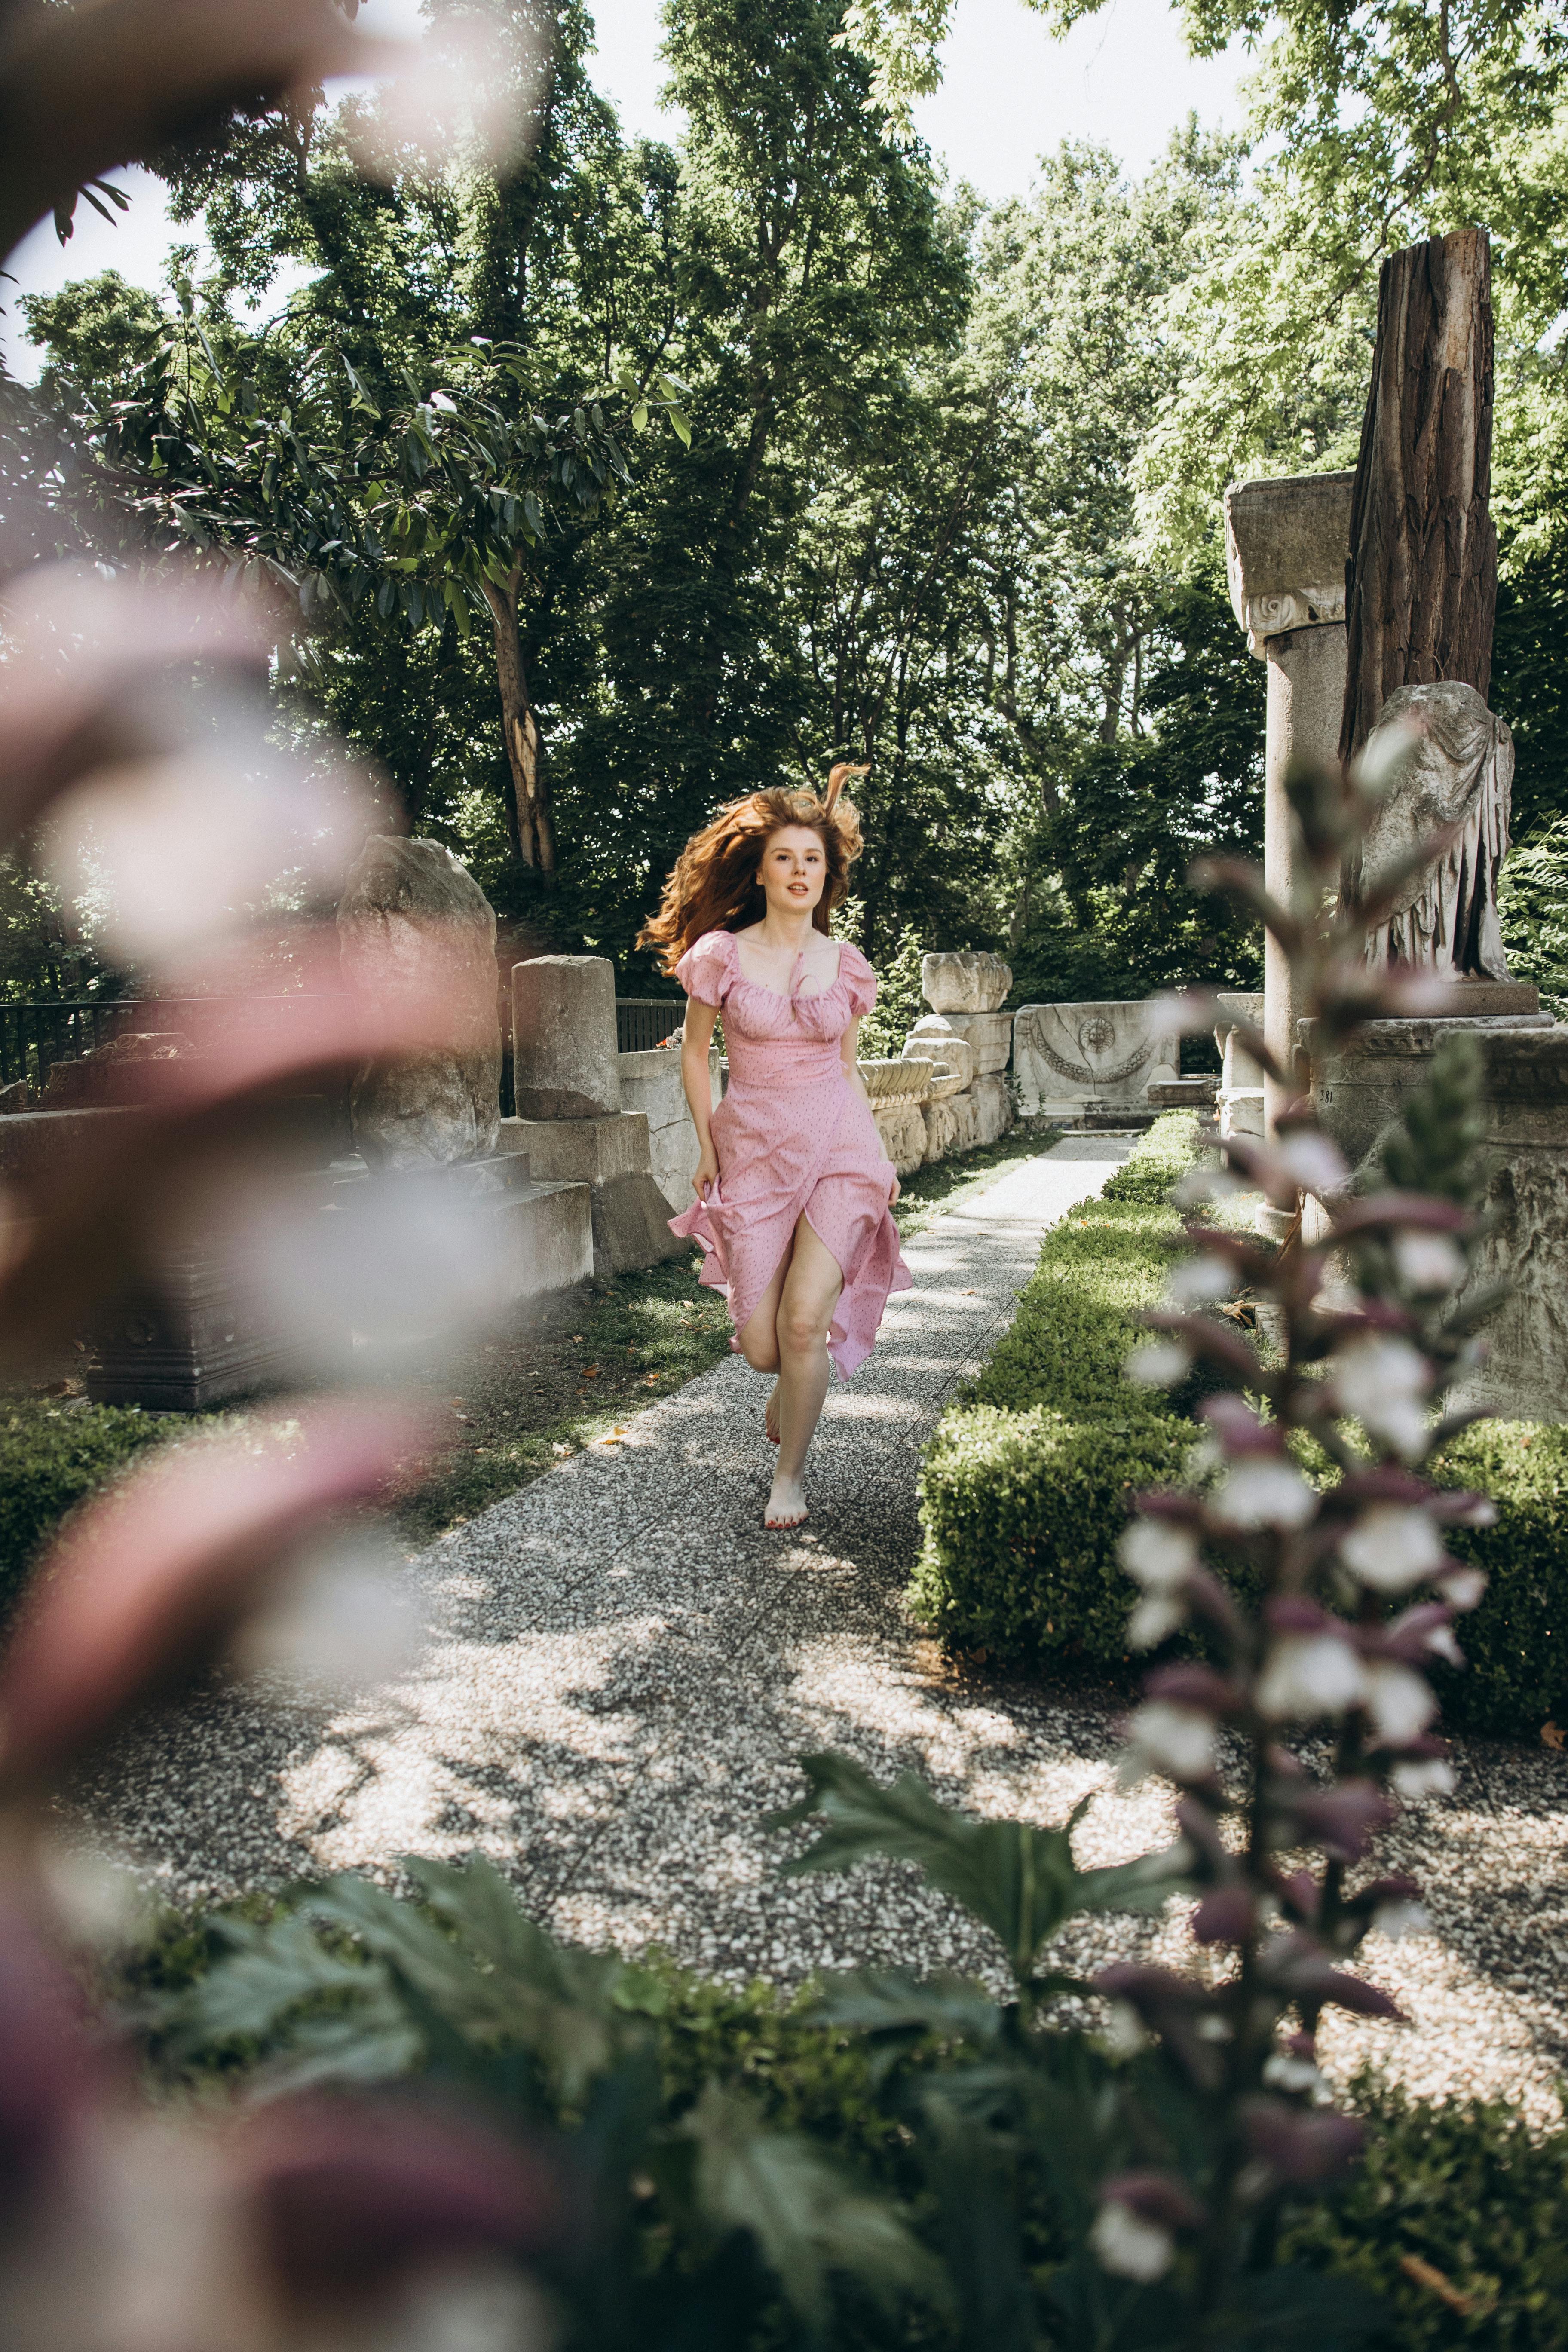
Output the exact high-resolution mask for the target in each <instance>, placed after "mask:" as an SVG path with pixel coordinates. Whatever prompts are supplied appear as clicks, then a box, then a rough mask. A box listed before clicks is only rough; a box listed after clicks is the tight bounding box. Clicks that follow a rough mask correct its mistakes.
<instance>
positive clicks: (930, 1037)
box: [904, 1013, 974, 1087]
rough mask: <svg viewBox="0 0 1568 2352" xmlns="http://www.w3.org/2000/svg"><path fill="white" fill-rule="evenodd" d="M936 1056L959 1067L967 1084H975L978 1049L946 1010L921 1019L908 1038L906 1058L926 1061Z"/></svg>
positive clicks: (928, 1014)
mask: <svg viewBox="0 0 1568 2352" xmlns="http://www.w3.org/2000/svg"><path fill="white" fill-rule="evenodd" d="M928 1057H930V1058H934V1059H935V1060H937V1061H939V1062H945V1063H946V1064H947V1066H948V1068H949V1069H950V1070H956V1071H957V1073H958V1075H959V1076H960V1077H961V1078H962V1079H963V1083H964V1085H965V1086H966V1087H972V1086H973V1084H974V1048H973V1045H971V1044H970V1042H969V1040H968V1038H967V1037H966V1036H964V1035H963V1033H962V1032H961V1031H960V1030H957V1029H955V1028H954V1027H953V1025H952V1022H951V1021H950V1020H949V1019H948V1016H947V1014H946V1013H926V1014H925V1016H924V1018H923V1019H921V1020H920V1021H917V1022H916V1023H915V1025H914V1027H913V1028H912V1029H911V1030H910V1034H909V1035H908V1036H907V1037H906V1038H905V1039H904V1059H905V1061H906V1062H910V1061H923V1060H925V1059H927V1058H928Z"/></svg>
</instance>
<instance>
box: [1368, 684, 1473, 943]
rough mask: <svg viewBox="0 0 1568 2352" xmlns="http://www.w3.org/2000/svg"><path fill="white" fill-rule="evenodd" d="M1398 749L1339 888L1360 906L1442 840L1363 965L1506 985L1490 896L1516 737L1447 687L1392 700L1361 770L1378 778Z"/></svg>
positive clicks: (1469, 690) (1377, 933)
mask: <svg viewBox="0 0 1568 2352" xmlns="http://www.w3.org/2000/svg"><path fill="white" fill-rule="evenodd" d="M1402 739H1403V740H1404V741H1405V743H1406V744H1407V745H1408V751H1407V753H1406V756H1405V759H1404V760H1403V761H1402V762H1398V761H1396V763H1395V765H1394V774H1393V778H1392V782H1391V783H1390V786H1389V789H1388V792H1387V793H1386V794H1385V795H1384V800H1383V803H1382V805H1381V807H1380V809H1379V811H1378V814H1377V815H1376V817H1375V818H1374V820H1373V824H1372V825H1371V827H1370V829H1369V831H1368V833H1367V836H1366V839H1365V842H1364V843H1363V847H1362V853H1361V857H1360V861H1359V864H1358V865H1357V866H1355V867H1354V868H1353V869H1349V870H1347V873H1346V876H1345V887H1346V889H1347V891H1348V893H1349V895H1350V897H1351V898H1352V900H1353V899H1358V898H1366V897H1368V896H1369V895H1370V894H1371V892H1372V890H1373V888H1375V887H1377V885H1378V883H1379V881H1380V879H1381V877H1384V875H1387V874H1389V873H1390V872H1391V871H1392V870H1393V869H1394V867H1395V866H1398V865H1400V864H1401V863H1402V862H1403V861H1404V860H1405V858H1407V857H1408V856H1410V854H1411V852H1412V851H1413V850H1414V849H1415V847H1416V846H1417V845H1419V843H1421V842H1422V841H1424V840H1426V839H1427V838H1428V837H1429V836H1430V835H1434V834H1436V833H1445V834H1447V835H1448V839H1447V845H1446V846H1445V848H1444V849H1443V851H1442V853H1441V855H1440V856H1438V858H1437V859H1436V863H1434V864H1432V865H1430V866H1425V867H1424V868H1422V869H1421V870H1420V871H1419V872H1418V873H1415V874H1414V875H1412V876H1411V877H1408V879H1407V880H1406V882H1405V886H1404V887H1403V888H1402V889H1401V890H1400V892H1399V894H1398V903H1397V905H1396V906H1395V907H1394V910H1393V912H1392V913H1391V914H1390V915H1389V916H1388V918H1387V919H1386V920H1385V921H1384V922H1383V923H1381V924H1379V925H1378V927H1377V928H1376V929H1374V930H1373V931H1370V932H1369V933H1368V936H1367V942H1366V958H1367V961H1368V962H1369V963H1375V964H1382V963H1405V964H1415V965H1417V966H1419V967H1420V968H1421V969H1423V970H1425V971H1441V972H1444V973H1446V974H1447V975H1449V976H1450V977H1453V978H1456V979H1457V978H1458V977H1459V976H1461V975H1462V974H1464V973H1467V972H1469V973H1475V974H1477V975H1479V976H1482V977H1484V978H1486V979H1488V980H1506V979H1507V978H1508V963H1507V960H1506V959H1505V957H1504V954H1503V946H1502V934H1501V932H1500V929H1499V928H1498V912H1497V889H1498V873H1499V869H1500V866H1501V865H1502V862H1503V859H1504V858H1505V857H1506V856H1507V855H1508V845H1509V815H1510V806H1511V803H1512V795H1513V737H1512V736H1511V735H1510V732H1509V730H1508V728H1507V726H1506V725H1505V724H1504V722H1503V721H1502V720H1501V719H1499V718H1497V717H1496V716H1495V715H1494V714H1493V712H1491V711H1490V710H1489V709H1487V706H1486V704H1485V703H1484V702H1483V701H1482V699H1481V698H1480V696H1479V694H1478V693H1477V692H1476V690H1475V688H1474V687H1471V686H1466V685H1464V684H1462V683H1461V681H1459V680H1458V679H1457V678H1445V679H1441V680H1439V681H1437V682H1436V684H1433V685H1430V686H1410V687H1405V688H1402V689H1401V691H1400V692H1399V693H1397V694H1392V695H1390V696H1389V698H1388V700H1387V701H1386V702H1385V703H1384V706H1383V709H1382V711H1381V712H1380V713H1379V716H1378V721H1377V725H1376V726H1375V727H1374V728H1373V731H1372V734H1371V736H1370V737H1369V739H1368V742H1367V755H1368V762H1369V765H1370V766H1371V767H1373V769H1374V770H1375V769H1376V767H1378V766H1379V765H1381V764H1382V761H1384V759H1385V758H1392V757H1394V754H1395V753H1396V751H1397V749H1398V745H1399V742H1400V740H1402Z"/></svg>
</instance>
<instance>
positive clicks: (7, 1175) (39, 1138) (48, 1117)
mask: <svg viewBox="0 0 1568 2352" xmlns="http://www.w3.org/2000/svg"><path fill="white" fill-rule="evenodd" d="M135 1117H136V1114H135V1112H134V1111H132V1110H24V1111H15V1112H13V1113H12V1115H11V1117H10V1118H5V1119H0V1183H5V1184H20V1185H21V1186H23V1187H24V1188H27V1187H32V1186H36V1185H37V1184H38V1183H40V1182H49V1181H53V1179H54V1178H55V1177H57V1176H63V1175H65V1174H66V1173H67V1172H68V1171H69V1170H71V1169H72V1168H75V1167H77V1166H79V1164H80V1162H81V1161H82V1160H84V1159H88V1158H89V1157H95V1156H96V1155H97V1154H98V1153H99V1152H100V1151H104V1150H110V1151H111V1150H114V1149H115V1140H114V1139H115V1135H116V1130H117V1129H126V1128H127V1127H128V1124H129V1122H132V1121H133V1120H134V1118H135Z"/></svg>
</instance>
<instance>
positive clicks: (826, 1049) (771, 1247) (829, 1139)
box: [669, 931, 911, 1380]
mask: <svg viewBox="0 0 1568 2352" xmlns="http://www.w3.org/2000/svg"><path fill="white" fill-rule="evenodd" d="M804 970H805V957H804V956H799V957H797V958H796V959H795V970H794V971H793V972H792V973H791V974H790V992H789V994H788V995H787V996H781V995H780V994H779V992H778V991H777V990H776V989H773V988H767V987H765V986H764V985H763V982H761V981H757V980H748V979H747V978H746V976H745V974H744V973H743V972H742V970H741V961H740V953H739V950H737V948H736V945H735V938H734V934H733V932H732V931H706V932H704V934H703V936H702V937H701V939H700V940H698V941H697V944H696V946H695V947H691V948H689V949H688V950H687V951H686V953H685V954H684V955H683V956H682V957H681V959H680V961H679V964H678V965H677V966H676V974H675V976H676V978H677V979H678V980H679V982H680V985H681V986H682V988H684V990H685V991H686V993H687V995H688V996H689V997H690V998H691V999H692V1001H693V1002H694V1003H698V1004H712V1005H717V1006H720V1007H721V1009H722V1011H723V1014H724V1043H725V1045H726V1046H727V1047H728V1049H729V1058H730V1085H729V1090H728V1092H727V1093H726V1095H725V1097H724V1099H723V1101H722V1102H721V1104H720V1105H719V1107H718V1108H717V1109H716V1110H715V1112H714V1113H713V1149H714V1150H715V1152H716V1153H717V1155H718V1160H719V1181H718V1183H717V1184H715V1185H713V1186H711V1187H710V1192H709V1195H708V1198H707V1200H706V1201H699V1202H697V1204H696V1206H695V1207H694V1208H690V1209H688V1210H687V1212H686V1213H685V1215H684V1216H679V1217H672V1218H671V1219H670V1221H669V1222H670V1225H671V1228H672V1230H673V1231H674V1232H676V1233H678V1234H683V1235H685V1236H686V1237H688V1238H689V1239H693V1240H695V1241H697V1242H698V1243H700V1245H701V1247H702V1250H703V1252H704V1254H705V1256H704V1264H703V1267H702V1280H703V1282H704V1283H705V1284H706V1285H707V1286H708V1287H709V1288H710V1290H722V1291H724V1292H725V1294H726V1295H727V1297H728V1298H729V1301H730V1315H731V1320H732V1321H733V1323H734V1326H735V1328H736V1330H737V1331H739V1330H740V1329H741V1328H742V1325H743V1324H745V1323H746V1322H747V1321H749V1319H750V1318H751V1315H752V1309H753V1308H754V1307H755V1306H756V1304H757V1301H758V1299H759V1298H761V1297H762V1295H763V1291H764V1290H766V1288H767V1286H768V1285H769V1283H770V1282H771V1281H772V1280H773V1276H774V1275H775V1274H776V1273H777V1271H778V1268H779V1264H780V1261H781V1260H782V1259H783V1258H784V1255H785V1254H786V1252H787V1251H788V1249H789V1246H790V1242H791V1239H792V1237H793V1235H794V1233H795V1222H796V1220H797V1219H798V1217H799V1216H800V1214H801V1213H802V1211H803V1210H804V1211H805V1214H806V1216H807V1217H808V1218H809V1219H810V1221H811V1224H812V1228H813V1230H814V1231H815V1233H816V1234H817V1236H818V1238H819V1239H820V1240H821V1241H823V1242H824V1243H825V1244H826V1246H827V1248H828V1249H830V1250H831V1251H832V1253H833V1255H834V1256H835V1257H836V1258H837V1261H838V1265H839V1267H840V1269H841V1271H842V1273H843V1276H844V1287H843V1289H842V1290H841V1291H840V1292H839V1294H838V1304H837V1307H836V1308H835V1309H834V1314H833V1323H832V1328H830V1330H829V1332H828V1335H827V1352H828V1355H829V1356H830V1357H831V1359H832V1360H833V1363H834V1365H835V1367H836V1369H837V1371H838V1373H839V1375H840V1377H841V1378H842V1379H845V1380H847V1378H848V1377H849V1374H850V1373H851V1372H852V1371H853V1370H855V1368H856V1366H857V1365H858V1364H861V1363H864V1361H865V1360H866V1358H867V1357H868V1355H869V1354H870V1352H871V1344H872V1342H873V1340H874V1339H876V1337H877V1328H878V1326H879V1323H880V1322H881V1320H882V1310H883V1308H884V1307H886V1305H887V1303H888V1293H889V1291H890V1290H908V1289H910V1286H911V1285H910V1271H909V1268H908V1267H907V1266H906V1265H905V1264H904V1261H903V1259H902V1258H901V1257H900V1255H899V1229H898V1227H897V1225H896V1224H895V1223H893V1220H892V1217H891V1215H890V1214H889V1193H890V1192H891V1190H892V1178H893V1171H892V1169H891V1168H890V1167H889V1163H888V1160H887V1159H886V1157H885V1156H884V1154H883V1151H882V1146H881V1141H880V1139H879V1136H878V1134H877V1127H876V1122H875V1120H874V1119H873V1118H872V1117H871V1113H870V1109H869V1108H868V1105H867V1103H866V1100H865V1098H864V1097H863V1096H862V1095H861V1093H860V1091H859V1088H858V1087H854V1086H851V1084H850V1082H849V1076H848V1073H847V1070H846V1069H845V1067H844V1062H843V1057H842V1055H841V1054H840V1051H839V1039H840V1038H841V1037H842V1036H843V1034H844V1032H845V1030H846V1029H847V1027H848V1026H849V1024H850V1023H851V1021H854V1020H857V1019H858V1017H859V1016H860V1014H861V1013H869V1011H870V1010H871V1007H872V1005H873V1004H874V1003H876V1001H877V979H876V974H875V973H874V972H873V971H872V970H871V967H870V965H869V964H868V962H867V961H866V959H865V957H864V956H863V955H862V954H861V953H860V951H859V950H858V948H852V947H850V946H849V945H848V944H847V942H845V943H844V944H842V945H841V946H840V948H839V950H838V977H837V980H836V981H835V982H833V985H832V987H831V988H826V989H824V990H823V991H822V992H821V993H820V994H819V995H816V996H802V995H801V994H800V992H799V991H800V984H801V979H802V976H803V973H804Z"/></svg>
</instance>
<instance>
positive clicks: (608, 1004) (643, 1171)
mask: <svg viewBox="0 0 1568 2352" xmlns="http://www.w3.org/2000/svg"><path fill="white" fill-rule="evenodd" d="M511 982H512V1068H513V1073H514V1077H515V1084H516V1094H517V1109H518V1116H517V1117H516V1118H510V1119H505V1120H503V1121H502V1127H503V1129H504V1130H505V1132H506V1134H507V1135H508V1137H509V1138H510V1139H511V1140H512V1141H514V1142H515V1143H516V1145H517V1146H518V1148H519V1149H520V1150H526V1151H527V1153H528V1155H529V1158H530V1160H531V1162H532V1164H533V1166H534V1169H535V1170H536V1171H537V1172H538V1173H539V1174H540V1175H541V1176H543V1177H550V1178H556V1179H560V1180H563V1181H573V1182H581V1183H585V1184H586V1185H587V1186H588V1188H589V1198H590V1202H591V1210H592V1224H593V1236H594V1262H593V1271H594V1272H595V1274H596V1275H600V1276H608V1275H616V1274H626V1273H629V1272H631V1271H632V1270H633V1269H634V1268H635V1267H637V1266H645V1265H657V1264H658V1261H659V1260H660V1259H661V1258H667V1257H677V1256H679V1255H680V1253H681V1252H682V1251H683V1250H685V1249H687V1248H688V1247H689V1244H687V1243H686V1242H683V1241H681V1240H679V1238H678V1236H677V1235H676V1234H672V1233H671V1232H670V1230H669V1217H670V1212H671V1207H672V1205H675V1206H678V1207H679V1208H689V1206H690V1198H689V1197H688V1198H687V1199H686V1200H684V1201H681V1202H678V1203H675V1204H672V1203H671V1202H670V1200H669V1198H668V1195H667V1193H666V1192H665V1191H664V1189H663V1188H662V1187H661V1186H660V1185H659V1184H658V1182H657V1181H656V1180H655V1176H654V1171H653V1155H652V1143H651V1137H650V1134H649V1126H648V1119H647V1113H646V1112H644V1111H641V1110H630V1111H628V1110H626V1109H624V1108H623V1107H622V1093H621V1065H622V1061H623V1058H624V1059H625V1060H626V1061H627V1062H635V1063H638V1064H642V1063H647V1062H653V1061H659V1062H662V1063H665V1064H667V1065H669V1066H672V1076H671V1079H670V1080H668V1081H666V1084H667V1086H668V1085H671V1084H672V1085H673V1089H674V1092H675V1094H676V1095H677V1096H678V1097H679V1090H680V1059H679V1053H678V1052H677V1051H676V1050H675V1049H674V1048H669V1049H668V1050H666V1051H664V1052H663V1053H660V1054H638V1055H625V1056H624V1057H623V1056H622V1055H621V1054H620V1053H619V1052H618V1051H617V1049H616V974H615V966H614V965H613V964H612V963H611V962H610V961H609V960H608V958H607V957H605V956H535V957H533V958H532V959H531V961H529V962H527V963H520V964H516V965H514V966H513V968H512V975H511ZM688 1128H689V1121H688ZM691 1153H692V1156H691V1166H692V1167H693V1168H695V1166H696V1164H697V1160H696V1145H695V1141H693V1143H692V1147H691Z"/></svg>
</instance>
